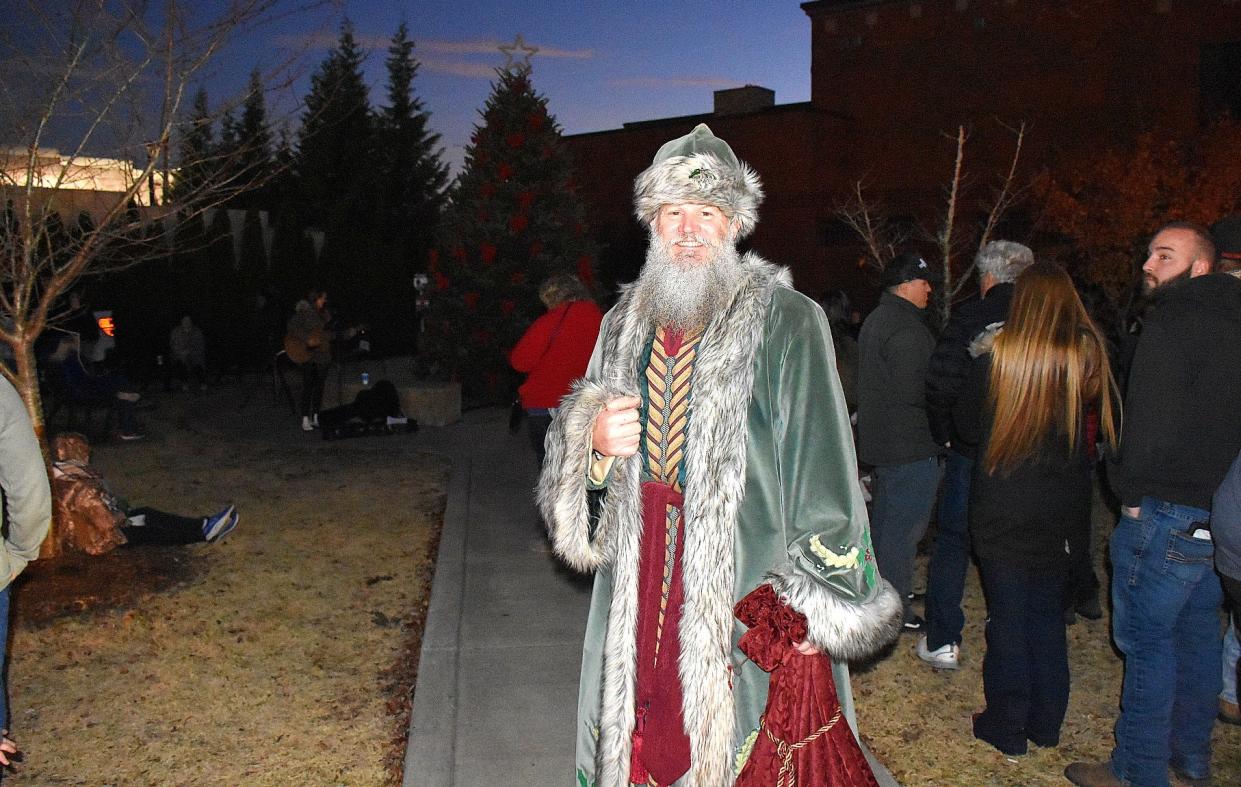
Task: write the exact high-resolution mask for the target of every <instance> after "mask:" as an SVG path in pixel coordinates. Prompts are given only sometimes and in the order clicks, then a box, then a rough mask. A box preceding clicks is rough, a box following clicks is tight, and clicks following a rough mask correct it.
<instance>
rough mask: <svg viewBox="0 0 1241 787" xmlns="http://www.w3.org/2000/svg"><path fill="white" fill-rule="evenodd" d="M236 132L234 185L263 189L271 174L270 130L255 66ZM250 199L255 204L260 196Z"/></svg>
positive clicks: (256, 190) (261, 86) (257, 190)
mask: <svg viewBox="0 0 1241 787" xmlns="http://www.w3.org/2000/svg"><path fill="white" fill-rule="evenodd" d="M236 135H237V140H236V144H237V159H236V162H235V163H234V165H233V166H234V167H235V169H236V173H237V178H238V180H239V183H238V186H239V187H242V188H245V187H247V186H251V185H252V186H254V187H255V191H252V192H251V195H252V196H253V195H254V194H255V193H256V192H261V191H262V190H263V187H264V185H265V184H266V183H267V181H268V179H269V178H270V177H271V174H272V150H271V130H270V129H269V128H268V126H267V107H266V104H265V103H264V101H263V79H262V76H261V75H260V74H259V70H258V69H257V68H256V69H254V70H253V71H251V72H250V84H249V86H248V87H247V88H246V100H245V101H244V102H243V103H242V106H241V121H240V122H239V123H238V124H237V129H236ZM250 202H254V203H256V204H255V207H258V206H259V204H258V203H261V200H254V199H251V200H250Z"/></svg>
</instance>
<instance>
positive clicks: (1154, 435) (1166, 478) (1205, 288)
mask: <svg viewBox="0 0 1241 787" xmlns="http://www.w3.org/2000/svg"><path fill="white" fill-rule="evenodd" d="M1238 392H1241V281H1238V280H1237V279H1234V278H1233V277H1231V276H1226V275H1223V274H1210V275H1207V276H1198V277H1195V278H1192V279H1189V280H1188V281H1185V282H1181V283H1177V284H1173V285H1169V286H1168V287H1167V289H1166V291H1161V292H1159V293H1158V295H1157V299H1156V301H1155V304H1154V307H1153V309H1152V311H1151V313H1150V314H1149V315H1148V316H1147V318H1146V320H1145V322H1144V324H1143V327H1142V334H1141V338H1139V339H1138V344H1137V349H1136V351H1135V352H1134V357H1133V367H1132V369H1130V371H1129V386H1128V390H1127V391H1126V393H1125V411H1124V428H1123V432H1122V434H1121V440H1120V451H1119V455H1118V456H1117V457H1116V458H1115V460H1114V461H1113V462H1112V464H1111V467H1110V468H1109V473H1108V476H1109V478H1110V480H1111V482H1112V486H1113V487H1114V488H1115V490H1116V494H1117V495H1118V496H1119V497H1120V499H1121V502H1122V503H1124V504H1125V505H1138V504H1139V503H1140V502H1141V500H1142V498H1143V497H1144V496H1150V497H1154V498H1157V499H1159V500H1165V501H1168V502H1171V503H1179V504H1182V505H1188V506H1193V507H1195V508H1202V509H1206V510H1210V508H1211V496H1212V495H1213V494H1214V492H1215V490H1216V488H1217V487H1218V486H1219V484H1220V481H1222V480H1223V478H1224V474H1225V473H1227V472H1228V466H1229V465H1230V464H1231V463H1232V461H1233V459H1235V458H1236V456H1237V452H1238V450H1241V407H1237V396H1238Z"/></svg>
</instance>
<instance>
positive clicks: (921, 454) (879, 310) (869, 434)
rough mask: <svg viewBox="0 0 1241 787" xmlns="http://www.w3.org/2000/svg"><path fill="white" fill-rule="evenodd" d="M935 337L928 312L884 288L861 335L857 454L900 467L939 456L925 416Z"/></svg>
mask: <svg viewBox="0 0 1241 787" xmlns="http://www.w3.org/2000/svg"><path fill="white" fill-rule="evenodd" d="M934 349H935V337H933V336H932V335H931V330H930V328H928V327H927V325H926V320H925V311H924V310H922V309H919V308H918V307H917V306H914V305H913V304H912V303H910V302H909V301H907V300H905V299H904V298H901V297H900V296H897V295H893V294H892V293H889V292H885V293H884V294H883V295H882V296H881V297H880V299H879V306H877V307H876V308H875V310H874V311H873V312H871V313H870V316H868V317H867V318H866V322H865V323H863V324H862V333H861V335H860V336H859V337H858V358H859V363H858V456H859V457H861V459H862V461H863V462H866V463H867V464H871V465H880V466H882V465H898V464H904V463H906V462H914V461H917V460H919V459H925V458H927V457H928V456H935V455H936V454H938V453H940V451H941V449H940V446H939V445H937V444H936V443H935V441H934V440H932V439H931V428H930V426H929V425H928V424H927V416H926V365H927V362H928V361H929V360H930V358H931V351H932V350H934Z"/></svg>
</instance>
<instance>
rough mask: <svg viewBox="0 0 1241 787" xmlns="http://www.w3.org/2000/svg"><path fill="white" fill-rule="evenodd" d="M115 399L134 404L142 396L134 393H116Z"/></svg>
mask: <svg viewBox="0 0 1241 787" xmlns="http://www.w3.org/2000/svg"><path fill="white" fill-rule="evenodd" d="M116 398H117V399H120V400H121V401H122V402H136V401H138V400H139V399H141V398H142V394H140V393H135V392H134V391H117V392H116Z"/></svg>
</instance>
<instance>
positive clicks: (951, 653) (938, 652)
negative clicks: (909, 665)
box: [917, 634, 961, 669]
mask: <svg viewBox="0 0 1241 787" xmlns="http://www.w3.org/2000/svg"><path fill="white" fill-rule="evenodd" d="M917 651H918V658H920V659H922V660H923V661H925V662H926V663H927V664H930V665H931V666H932V667H934V668H935V669H957V668H958V667H960V666H961V664H960V659H961V646H960V645H958V644H956V643H955V642H949V643H948V644H947V645H941V646H940V647H938V648H936V649H935V650H930V649H929V648H928V647H927V644H926V635H925V634H923V635H922V636H921V637H918V648H917Z"/></svg>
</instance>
